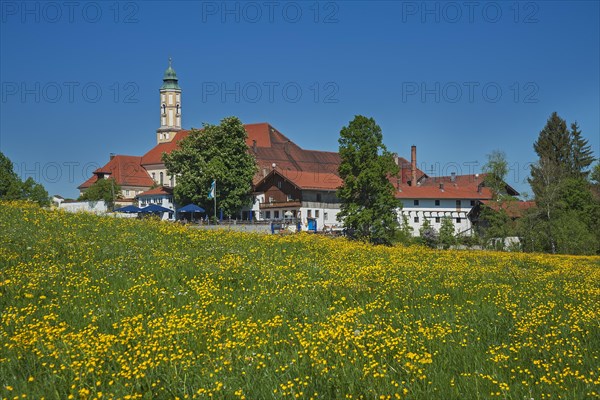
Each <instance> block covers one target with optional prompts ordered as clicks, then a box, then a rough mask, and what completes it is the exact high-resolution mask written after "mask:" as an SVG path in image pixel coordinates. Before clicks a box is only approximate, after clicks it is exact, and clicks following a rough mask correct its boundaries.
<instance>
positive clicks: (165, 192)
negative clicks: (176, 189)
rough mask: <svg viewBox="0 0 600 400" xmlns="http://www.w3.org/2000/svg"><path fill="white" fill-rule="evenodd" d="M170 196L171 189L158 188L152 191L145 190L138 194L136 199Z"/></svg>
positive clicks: (166, 187) (165, 187)
mask: <svg viewBox="0 0 600 400" xmlns="http://www.w3.org/2000/svg"><path fill="white" fill-rule="evenodd" d="M172 194H173V188H170V187H168V186H159V187H156V188H154V189H150V190H146V191H145V192H142V193H140V194H138V195H137V197H141V196H160V195H172Z"/></svg>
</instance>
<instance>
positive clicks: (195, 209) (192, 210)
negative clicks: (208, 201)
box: [177, 204, 205, 220]
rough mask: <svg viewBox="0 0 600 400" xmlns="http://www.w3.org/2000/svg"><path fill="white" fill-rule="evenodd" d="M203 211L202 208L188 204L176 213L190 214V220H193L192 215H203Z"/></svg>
mask: <svg viewBox="0 0 600 400" xmlns="http://www.w3.org/2000/svg"><path fill="white" fill-rule="evenodd" d="M204 211H205V210H204V208H202V207H200V206H197V205H195V204H188V205H187V206H184V207H181V208H180V209H179V210H177V212H178V213H182V212H184V213H192V220H193V219H194V213H203V212H204Z"/></svg>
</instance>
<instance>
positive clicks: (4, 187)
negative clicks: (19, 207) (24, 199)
mask: <svg viewBox="0 0 600 400" xmlns="http://www.w3.org/2000/svg"><path fill="white" fill-rule="evenodd" d="M0 199H3V200H19V199H21V180H20V179H19V176H18V175H17V174H16V173H15V171H14V169H13V163H12V161H10V159H9V158H8V157H6V156H5V155H4V154H3V153H2V152H0Z"/></svg>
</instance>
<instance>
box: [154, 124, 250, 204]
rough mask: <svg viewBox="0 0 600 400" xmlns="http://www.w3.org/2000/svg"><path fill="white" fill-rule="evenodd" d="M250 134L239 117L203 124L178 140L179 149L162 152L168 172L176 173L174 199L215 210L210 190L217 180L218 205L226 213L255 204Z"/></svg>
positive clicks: (181, 202)
mask: <svg viewBox="0 0 600 400" xmlns="http://www.w3.org/2000/svg"><path fill="white" fill-rule="evenodd" d="M247 137H248V134H247V133H246V129H245V128H244V125H243V124H242V122H241V121H240V120H239V119H238V118H236V117H227V118H224V119H223V120H221V123H220V124H219V125H209V124H204V127H203V129H202V130H201V131H192V132H191V133H190V134H189V135H188V136H187V137H186V138H185V139H183V140H182V141H181V142H179V148H178V149H176V150H173V151H172V152H171V153H170V154H164V155H163V161H164V162H165V166H166V167H167V170H168V171H169V174H173V175H177V186H175V192H174V193H175V200H176V201H177V202H178V203H179V204H185V203H195V204H198V205H201V206H202V207H204V208H205V209H206V210H212V209H213V200H210V199H208V197H207V195H208V191H209V189H210V186H211V183H212V181H213V180H216V181H217V193H216V197H217V207H218V208H219V209H222V210H223V212H224V214H225V215H236V214H237V213H238V212H239V211H240V210H241V209H242V207H244V206H249V205H251V203H252V178H253V177H254V174H255V172H256V160H255V158H254V155H252V154H251V153H250V152H249V151H248V146H247V144H246V139H247Z"/></svg>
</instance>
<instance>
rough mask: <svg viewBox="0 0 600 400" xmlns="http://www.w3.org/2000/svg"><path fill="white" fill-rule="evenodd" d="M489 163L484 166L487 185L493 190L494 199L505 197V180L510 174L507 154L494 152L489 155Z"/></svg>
mask: <svg viewBox="0 0 600 400" xmlns="http://www.w3.org/2000/svg"><path fill="white" fill-rule="evenodd" d="M487 159H488V160H487V163H486V164H485V165H484V166H483V172H485V173H486V176H485V184H486V186H487V187H489V188H490V189H491V190H492V194H493V196H494V198H499V197H503V196H504V194H505V192H506V190H505V186H506V183H505V179H506V175H507V174H508V162H507V161H506V154H505V153H504V152H503V151H500V150H494V151H492V152H491V153H490V154H488V155H487Z"/></svg>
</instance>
